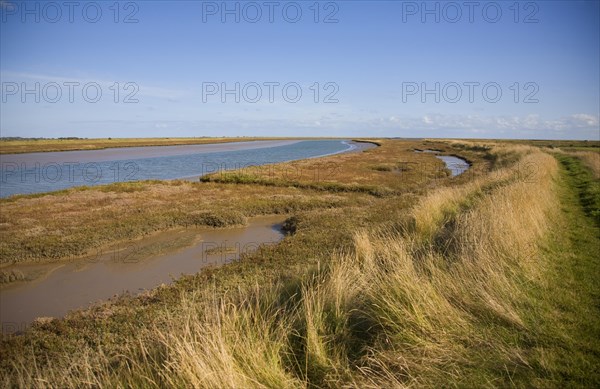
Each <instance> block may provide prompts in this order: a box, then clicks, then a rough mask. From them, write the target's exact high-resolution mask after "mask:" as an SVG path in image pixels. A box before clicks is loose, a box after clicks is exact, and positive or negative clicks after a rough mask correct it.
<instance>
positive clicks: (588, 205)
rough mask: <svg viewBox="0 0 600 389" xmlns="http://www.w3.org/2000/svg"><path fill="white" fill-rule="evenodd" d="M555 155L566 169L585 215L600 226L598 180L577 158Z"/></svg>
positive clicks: (599, 189)
mask: <svg viewBox="0 0 600 389" xmlns="http://www.w3.org/2000/svg"><path fill="white" fill-rule="evenodd" d="M555 157H556V158H557V159H558V160H559V161H560V163H561V164H562V165H563V166H564V168H565V169H566V170H567V172H568V175H569V176H570V178H571V183H572V185H574V186H575V187H576V188H577V191H578V195H579V201H580V203H581V206H582V207H583V210H584V212H585V214H586V215H588V216H589V217H591V218H592V219H593V220H594V221H595V223H596V225H598V226H600V181H598V180H596V179H594V176H593V175H592V172H591V171H590V170H589V169H586V168H585V166H584V165H583V163H582V161H581V160H580V159H578V158H575V157H572V156H567V155H562V154H556V155H555Z"/></svg>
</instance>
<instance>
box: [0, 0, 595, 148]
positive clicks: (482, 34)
mask: <svg viewBox="0 0 600 389" xmlns="http://www.w3.org/2000/svg"><path fill="white" fill-rule="evenodd" d="M50 3H51V4H50ZM50 3H48V2H35V1H30V2H27V4H25V3H23V2H16V1H0V17H1V19H0V21H1V34H0V35H1V37H0V43H1V45H0V54H1V55H0V75H1V79H2V102H1V109H2V112H1V119H0V129H1V133H2V136H22V137H61V136H78V137H147V136H165V137H173V136H252V135H257V136H348V137H352V136H365V137H370V136H378V137H388V136H389V137H395V136H399V137H475V138H543V139H599V138H600V129H599V120H598V116H599V106H600V78H599V77H600V75H599V74H600V54H599V47H600V39H599V35H600V24H599V14H600V7H599V2H598V1H588V2H576V1H568V2H566V1H565V2H561V1H538V2H518V3H516V4H515V2H513V1H509V2H487V1H481V2H477V3H478V5H473V6H472V7H473V8H470V6H466V5H465V4H466V3H465V2H463V1H459V2H428V3H426V4H425V3H423V2H420V1H419V2H406V1H395V2H394V1H338V2H328V1H323V2H319V3H317V6H315V1H296V2H278V1H273V2H270V3H267V2H265V1H257V2H247V1H243V2H236V1H228V2H226V3H224V2H222V1H218V2H206V1H169V2H166V1H137V2H127V1H125V2H120V3H117V5H116V6H115V2H114V1H108V2H87V1H78V2H77V5H76V6H75V5H74V6H73V8H72V9H69V8H68V7H69V6H66V5H65V4H64V2H62V1H57V2H50ZM48 4H50V5H48ZM266 4H268V5H266ZM424 4H425V5H424ZM225 7H226V8H225ZM258 9H259V10H260V12H261V14H260V15H259V14H257V10H258ZM117 10H118V13H117ZM298 10H299V11H300V12H301V14H298V13H297V12H298ZM317 10H318V14H317ZM98 11H100V12H101V14H98V13H97V12H98ZM270 11H272V13H271V14H270ZM428 11H431V12H428ZM498 12H500V13H498ZM236 17H237V18H239V22H236ZM436 17H437V18H438V20H436ZM36 18H37V20H36ZM223 19H224V20H223ZM253 20H255V21H256V22H252V21H253ZM129 22H131V23H129ZM236 85H237V92H236ZM284 86H285V93H284ZM84 87H85V88H84ZM36 88H37V89H36ZM70 88H71V89H70ZM258 88H260V92H261V94H260V95H258V94H257V92H258V91H259V89H258ZM84 89H85V93H84ZM223 89H226V90H229V91H230V92H228V93H225V94H223V93H222V91H223ZM27 90H30V91H31V92H30V93H27ZM423 90H429V92H427V93H423ZM58 91H60V95H59V94H57V93H58ZM70 91H71V92H72V95H71V96H69V92H70ZM97 91H100V92H101V96H96V92H97ZM116 91H118V94H117V93H116ZM270 91H271V92H273V93H272V95H271V96H269V92H270ZM298 91H300V92H301V96H300V95H297V92H298ZM317 91H318V93H317ZM498 92H500V93H501V95H499V94H498ZM236 93H237V96H236ZM128 96H129V98H128ZM236 97H237V99H238V101H236ZM36 100H37V101H36ZM95 100H97V102H92V101H95Z"/></svg>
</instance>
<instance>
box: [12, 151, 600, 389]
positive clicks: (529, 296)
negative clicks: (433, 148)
mask: <svg viewBox="0 0 600 389" xmlns="http://www.w3.org/2000/svg"><path fill="white" fill-rule="evenodd" d="M461 147H462V149H463V150H464V151H465V152H466V151H468V149H474V148H475V147H476V146H474V145H466V146H465V145H462V146H461ZM486 150H487V151H485V152H484V154H483V155H484V156H485V157H486V159H487V160H488V161H489V164H490V165H491V166H493V167H495V169H494V170H493V171H492V172H490V173H489V174H486V175H476V176H475V177H473V178H472V179H465V181H464V182H462V183H461V182H460V181H459V183H460V184H461V185H453V186H452V187H446V186H441V187H440V188H439V189H438V190H432V191H431V193H429V194H427V193H424V192H427V191H421V194H423V196H420V197H416V196H402V195H394V196H390V197H375V196H368V197H366V199H367V200H366V202H365V203H355V204H352V206H344V207H338V208H331V209H328V210H319V211H317V212H310V211H309V212H306V213H301V214H299V215H298V216H297V217H296V218H293V219H291V220H290V222H289V224H290V227H291V230H293V231H294V233H293V234H292V235H291V236H289V237H288V238H286V239H285V240H284V241H283V242H282V243H281V244H280V245H277V246H274V247H268V248H264V249H263V250H259V252H257V253H255V254H253V255H251V256H248V257H247V258H245V260H243V261H241V262H239V263H236V264H233V265H232V266H226V267H223V268H219V269H213V270H210V271H206V272H203V273H201V274H199V275H196V276H194V277H186V278H185V279H182V280H181V281H180V282H178V283H177V284H176V285H174V286H173V287H169V288H161V289H157V290H155V291H153V292H152V293H149V294H148V295H146V296H143V297H140V298H136V299H128V298H123V299H122V300H121V301H120V302H116V303H114V304H107V305H106V306H104V307H96V308H94V309H92V310H90V311H85V312H79V313H75V314H73V315H71V316H70V317H69V318H67V319H66V320H54V321H51V322H49V323H45V324H39V325H36V326H34V327H33V328H32V329H31V330H30V331H28V332H27V333H26V334H25V335H23V336H20V337H9V338H7V339H4V340H3V343H2V353H3V356H2V361H3V362H2V374H3V380H4V382H6V383H9V382H12V383H13V384H17V385H21V386H36V385H37V386H46V385H50V386H61V387H80V386H95V385H97V386H114V385H122V386H129V385H131V386H141V385H144V386H166V385H171V386H192V385H196V386H201V387H215V388H227V387H232V388H233V387H278V388H279V387H340V386H349V387H404V386H448V385H451V386H452V385H457V386H507V385H518V386H534V387H548V386H555V387H562V386H564V385H565V384H566V383H570V384H574V385H581V386H594V385H598V382H599V377H598V376H597V375H596V374H597V373H595V370H594V366H597V365H598V354H599V344H598V342H599V341H598V339H600V337H599V336H598V335H599V327H598V323H597V322H596V321H595V320H594V319H595V317H597V316H598V312H597V310H598V297H599V295H598V288H597V286H596V285H597V279H596V277H597V274H598V258H597V257H596V255H595V253H596V252H595V249H596V248H597V246H598V242H599V236H598V226H597V225H595V224H594V219H593V214H594V212H596V211H595V210H597V205H594V204H598V203H597V201H598V200H594V201H596V202H595V203H594V201H592V202H589V201H588V202H584V203H583V208H582V206H581V204H580V198H581V199H587V198H589V196H590V194H591V196H592V197H594V198H596V199H597V197H598V192H597V190H595V189H590V188H593V187H596V188H597V185H598V182H597V180H594V179H593V177H592V176H591V175H590V174H589V173H587V171H586V170H584V169H583V168H582V167H581V164H580V163H579V162H578V160H576V159H569V158H570V157H567V156H564V157H558V158H564V160H563V159H561V162H562V164H563V166H565V167H566V168H568V169H565V168H563V169H562V170H561V169H560V168H559V166H558V164H557V163H556V160H555V159H554V158H553V157H551V156H549V155H548V154H545V153H542V152H540V151H537V150H535V149H532V148H523V147H521V148H516V149H515V150H513V151H506V149H502V148H501V149H497V150H493V149H492V150H489V149H487V148H486ZM532 166H533V167H535V169H531V167H532ZM523 167H526V169H525V170H526V173H527V174H524V168H523ZM374 171H379V170H374ZM261 184H262V183H261ZM215 185H218V184H215ZM222 185H224V184H222ZM257 187H263V186H257ZM416 187H418V185H416V186H415V188H416ZM270 188H271V189H273V187H270ZM417 193H418V192H417ZM581 193H588V194H586V195H581ZM586 204H588V205H586ZM590 204H591V205H590ZM585 209H587V211H586V212H587V214H588V215H589V216H586V213H584V210H585ZM332 242H339V243H337V244H335V245H332ZM340 243H341V244H340ZM75 350H77V353H74V351H75Z"/></svg>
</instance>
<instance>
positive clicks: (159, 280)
mask: <svg viewBox="0 0 600 389" xmlns="http://www.w3.org/2000/svg"><path fill="white" fill-rule="evenodd" d="M284 219H285V216H281V215H277V216H260V217H255V218H252V219H250V220H249V223H248V225H247V226H244V227H232V228H225V229H209V228H197V229H186V230H176V231H168V232H162V233H159V234H156V235H153V236H151V237H147V238H144V239H141V240H137V241H133V242H128V243H125V244H118V245H115V246H113V247H110V248H108V249H105V250H102V251H99V252H98V253H95V254H94V255H90V256H88V257H84V258H79V259H73V260H71V261H67V262H61V263H53V264H35V265H22V266H19V267H15V269H18V270H20V271H22V272H24V273H28V274H33V273H38V274H39V273H43V275H42V276H40V277H39V278H37V279H35V280H34V281H28V282H19V283H13V284H9V285H5V286H3V287H2V289H0V322H1V323H2V332H3V333H14V332H18V331H21V330H23V329H25V328H26V327H27V326H28V325H30V324H31V323H32V322H33V321H34V320H35V319H36V318H37V317H61V316H64V315H66V314H67V313H68V312H69V311H71V310H74V309H79V308H86V307H89V306H90V305H92V304H93V303H96V302H100V301H103V300H107V299H109V298H111V297H114V296H115V295H119V294H121V293H125V292H129V293H132V294H138V293H140V292H143V291H144V290H148V289H151V288H153V287H156V286H158V285H161V284H169V283H171V282H173V280H174V279H176V278H178V277H180V276H181V275H182V274H193V273H197V272H198V271H199V270H200V269H202V268H203V267H206V266H211V265H213V266H214V265H223V264H226V263H229V262H231V261H235V260H237V259H239V258H240V255H241V254H243V253H248V252H252V251H254V250H256V249H257V248H258V247H259V245H268V244H275V243H277V242H278V241H280V240H281V239H282V238H283V232H282V229H281V227H282V223H283V221H284Z"/></svg>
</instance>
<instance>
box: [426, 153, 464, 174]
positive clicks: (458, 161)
mask: <svg viewBox="0 0 600 389" xmlns="http://www.w3.org/2000/svg"><path fill="white" fill-rule="evenodd" d="M442 152H443V151H442V150H431V149H425V150H421V149H415V153H430V154H436V156H435V157H436V158H438V159H441V160H442V161H444V163H445V164H446V168H447V169H448V170H450V176H451V177H456V176H458V175H461V174H463V173H464V172H466V171H467V170H469V168H470V167H471V164H469V163H468V162H467V161H465V160H464V159H462V158H459V157H455V156H453V155H437V154H439V153H442Z"/></svg>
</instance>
